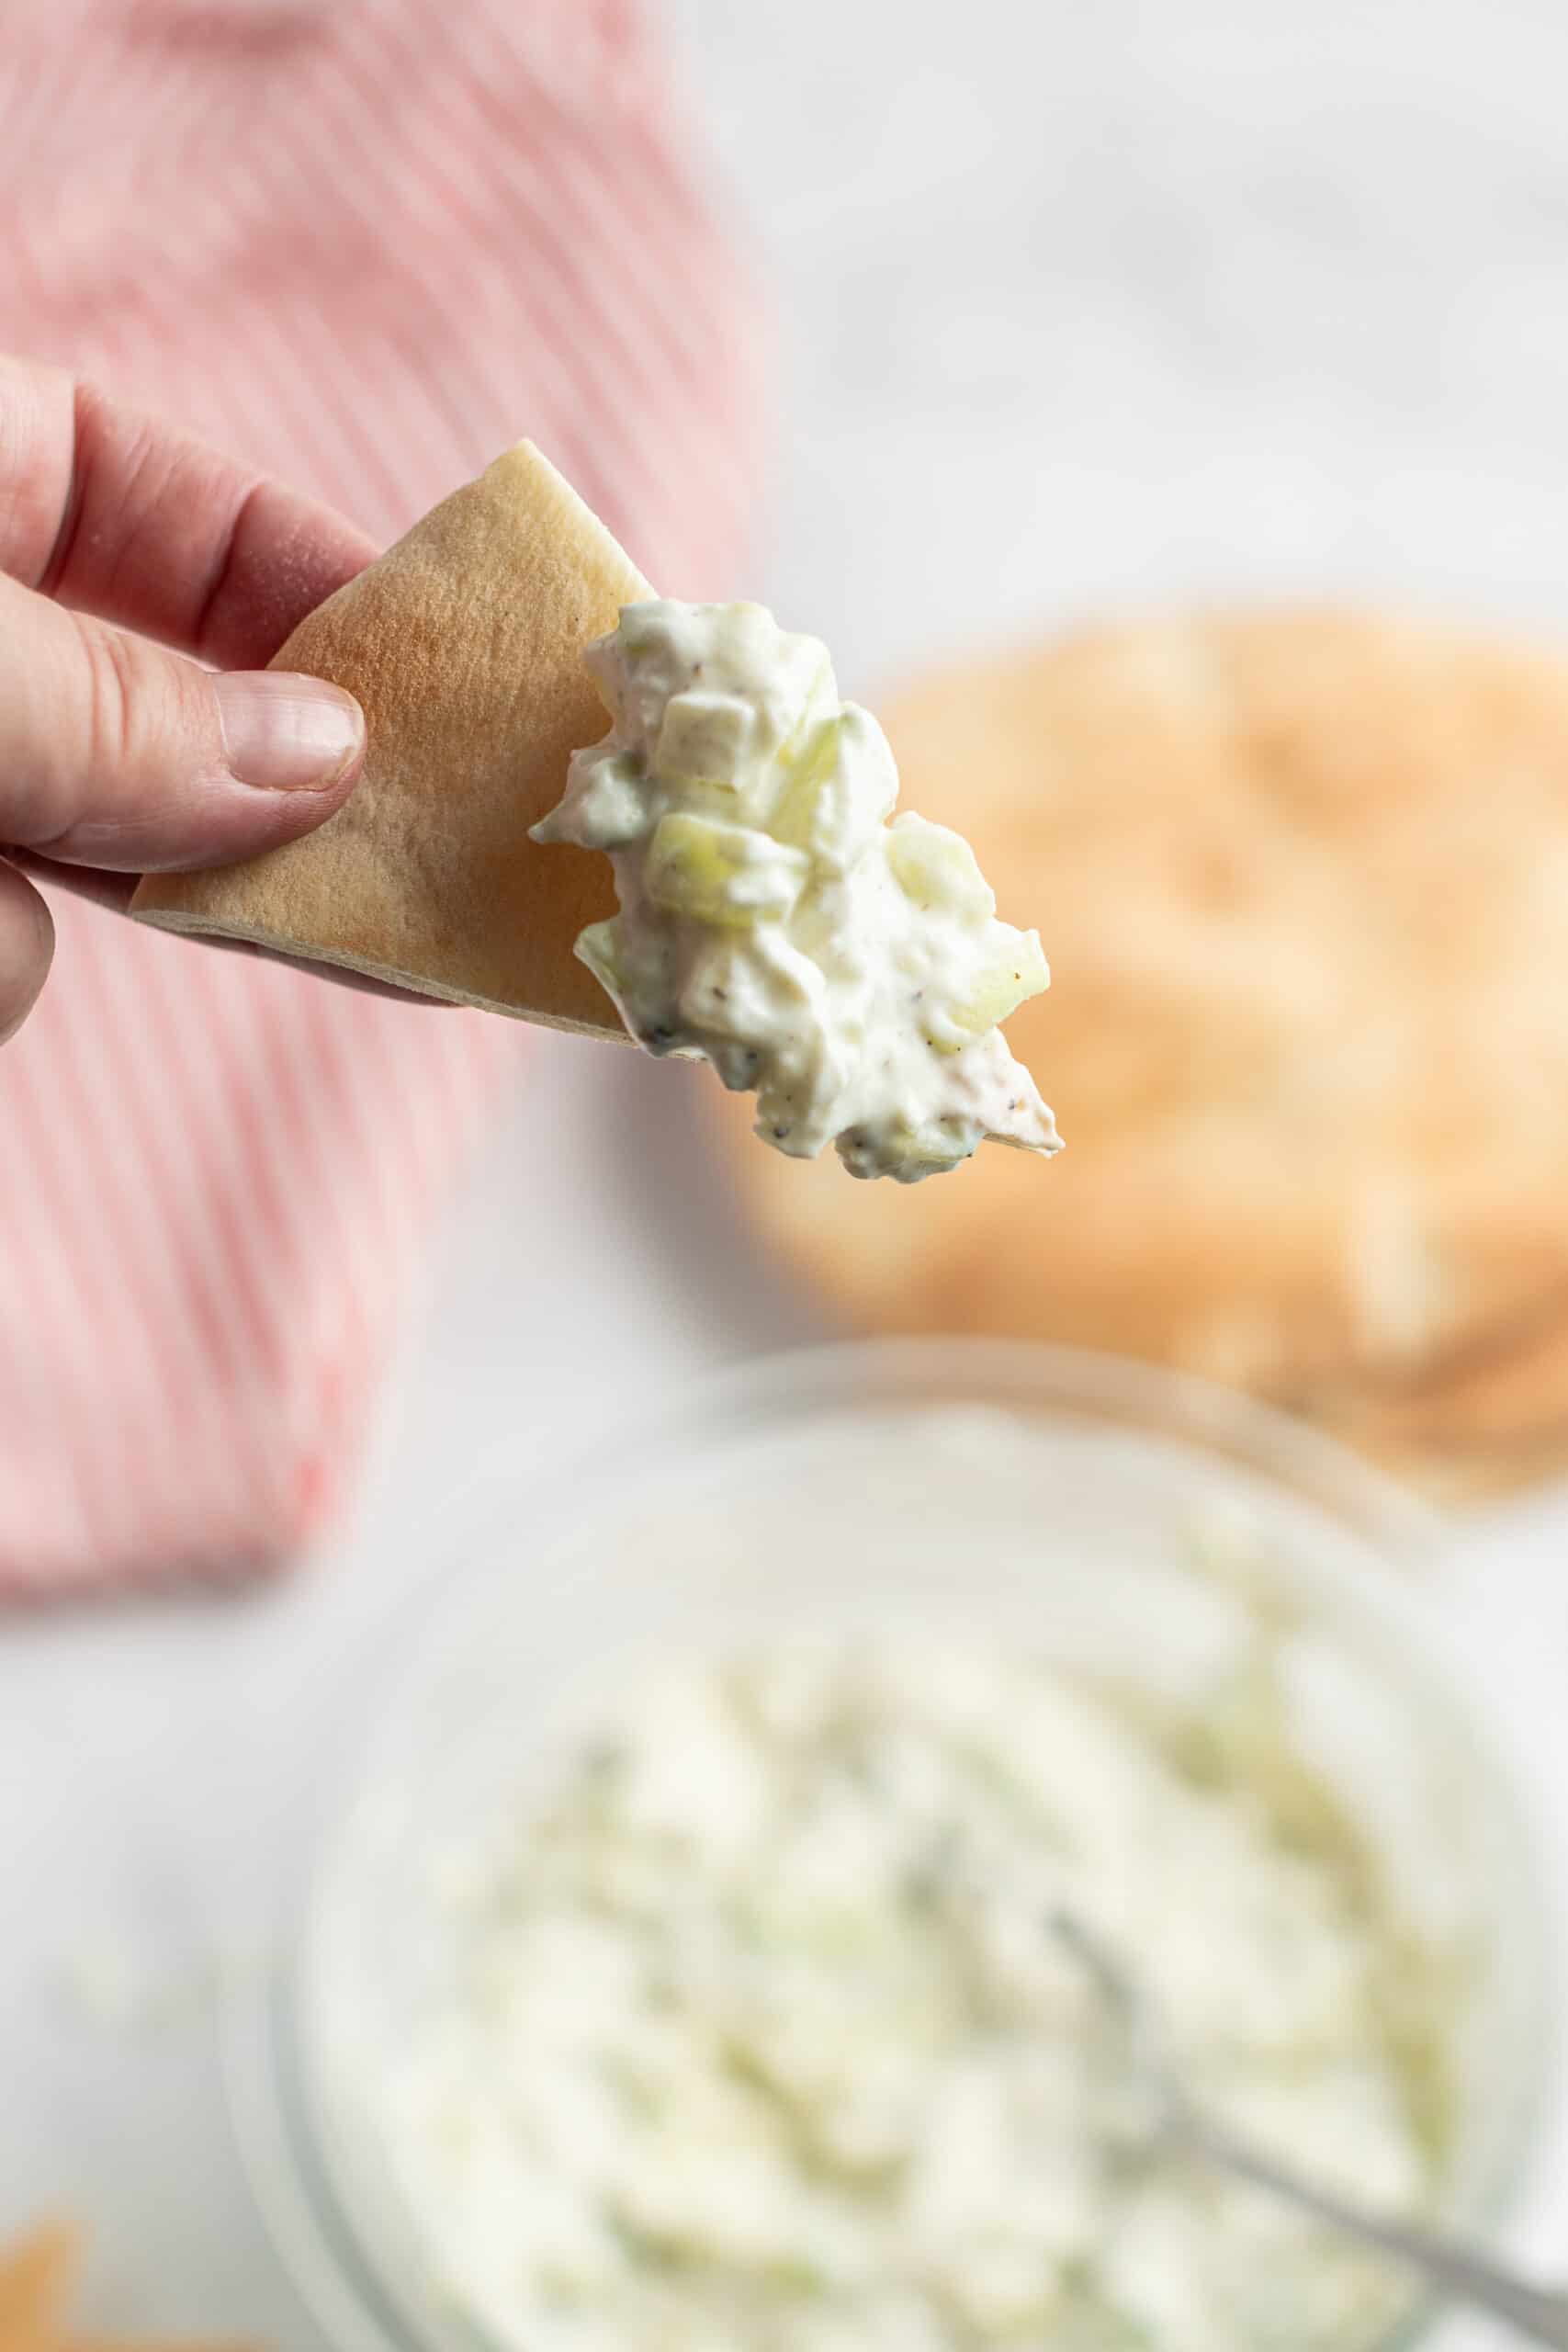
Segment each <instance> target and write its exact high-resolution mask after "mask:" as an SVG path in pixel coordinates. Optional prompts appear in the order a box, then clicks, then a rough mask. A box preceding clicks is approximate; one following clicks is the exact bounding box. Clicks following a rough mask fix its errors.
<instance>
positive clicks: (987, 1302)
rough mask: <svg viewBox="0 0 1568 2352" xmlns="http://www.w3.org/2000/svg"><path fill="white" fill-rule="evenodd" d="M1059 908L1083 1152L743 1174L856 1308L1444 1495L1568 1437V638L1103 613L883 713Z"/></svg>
mask: <svg viewBox="0 0 1568 2352" xmlns="http://www.w3.org/2000/svg"><path fill="white" fill-rule="evenodd" d="M882 716H883V718H884V720H885V722H886V727H887V731H888V734H889V737H890V739H891V741H892V743H893V748H894V751H895V752H896V753H897V759H898V763H899V768H900V771H901V774H902V776H903V780H904V797H905V801H906V804H907V805H908V807H910V808H913V809H919V811H920V812H921V814H922V815H924V816H927V817H931V818H934V819H937V820H939V821H941V822H942V823H944V824H948V825H953V826H955V827H956V828H957V829H958V830H959V831H961V832H963V833H964V834H965V835H966V836H967V837H968V838H969V839H970V840H971V841H972V842H974V844H975V848H976V853H977V854H978V856H979V858H980V862H981V864H982V865H983V866H984V868H985V869H986V871H987V873H990V872H992V871H996V872H998V873H1004V874H1006V875H1007V876H1009V880H1010V888H1012V889H1014V890H1015V891H1016V892H1017V893H1018V895H1019V897H1020V898H1021V899H1023V900H1024V901H1025V902H1026V903H1027V904H1028V905H1029V907H1030V908H1031V910H1034V911H1037V913H1038V916H1039V922H1040V928H1041V932H1042V934H1043V937H1044V938H1045V939H1046V941H1047V942H1048V943H1049V945H1050V951H1051V965H1052V972H1053V976H1054V981H1055V985H1054V986H1053V987H1052V989H1051V991H1050V993H1049V995H1048V996H1044V997H1039V998H1036V999H1035V1000H1034V1001H1032V1002H1031V1003H1029V1004H1026V1005H1024V1006H1023V1007H1022V1008H1021V1010H1020V1012H1018V1013H1017V1014H1016V1015H1015V1016H1014V1018H1013V1021H1012V1023H1010V1033H1009V1034H1010V1040H1011V1042H1012V1043H1013V1046H1014V1049H1015V1051H1017V1052H1018V1054H1019V1055H1020V1056H1021V1057H1022V1058H1023V1059H1025V1060H1026V1061H1027V1062H1028V1063H1029V1064H1030V1066H1031V1067H1032V1068H1033V1069H1037V1070H1038V1071H1039V1073H1040V1076H1041V1080H1042V1082H1043V1085H1044V1087H1045V1090H1046V1091H1047V1093H1048V1094H1049V1095H1050V1098H1051V1101H1052V1103H1054V1104H1055V1109H1056V1111H1057V1114H1058V1115H1059V1117H1060V1119H1061V1122H1062V1131H1063V1134H1064V1135H1065V1136H1066V1141H1067V1148H1066V1151H1065V1152H1064V1153H1063V1154H1062V1157H1061V1158H1060V1159H1059V1160H1056V1161H1055V1162H1054V1163H1053V1166H1052V1170H1051V1179H1050V1182H1049V1184H1047V1185H1040V1184H1038V1183H1037V1182H1032V1181H1031V1179H1032V1174H1033V1172H1034V1171H1033V1170H1032V1166H1031V1164H1030V1163H1029V1162H1028V1161H1026V1160H1023V1159H1020V1157H1019V1156H1018V1155H1017V1154H1015V1153H1012V1152H993V1153H988V1154H987V1153H983V1154H981V1155H980V1157H979V1159H977V1160H976V1164H975V1166H974V1168H973V1169H972V1170H968V1171H966V1172H965V1175H964V1182H963V1183H962V1184H954V1185H946V1184H922V1185H918V1186H915V1187H913V1188H912V1189H911V1190H909V1191H908V1192H907V1193H904V1192H896V1191H895V1188H893V1187H891V1186H877V1187H875V1188H874V1189H873V1188H863V1187H862V1186H859V1185H854V1184H844V1183H842V1182H836V1181H835V1179H836V1177H837V1170H823V1169H820V1168H818V1167H804V1168H803V1167H801V1166H799V1165H798V1164H795V1163H793V1162H788V1163H786V1162H784V1161H779V1160H775V1159H774V1157H773V1154H771V1153H769V1152H761V1151H758V1150H757V1149H756V1148H755V1147H754V1145H753V1144H752V1143H751V1141H750V1136H749V1133H748V1132H747V1123H746V1121H745V1120H744V1119H743V1118H741V1117H739V1116H738V1115H736V1114H735V1112H734V1109H733V1106H731V1105H730V1104H728V1103H725V1104H722V1105H716V1106H715V1112H716V1115H717V1114H728V1130H729V1132H731V1133H732V1134H733V1136H734V1140H735V1157H734V1166H733V1182H734V1183H735V1186H736V1188H737V1190H738V1191H739V1193H741V1194H742V1196H743V1197H744V1198H746V1199H747V1200H748V1201H749V1203H750V1206H751V1208H752V1209H753V1211H754V1213H755V1216H756V1217H757V1219H758V1221H759V1224H760V1226H761V1230H762V1231H763V1233H764V1234H765V1235H766V1236H767V1238H769V1240H770V1241H771V1242H772V1243H773V1244H774V1245H775V1246H776V1247H777V1248H778V1250H780V1252H781V1254H782V1255H783V1256H784V1258H785V1259H786V1261H793V1262H794V1264H795V1265H796V1266H797V1267H799V1268H800V1269H802V1270H803V1271H804V1272H806V1273H807V1274H808V1275H809V1276H811V1277H813V1278H814V1279H815V1281H816V1282H817V1283H818V1284H819V1285H820V1287H821V1289H822V1291H823V1292H824V1294H825V1295H827V1296H828V1298H829V1299H830V1300H831V1301H832V1302H833V1303H834V1304H835V1305H836V1306H837V1307H838V1308H839V1309H840V1313H841V1314H842V1315H843V1316H844V1317H846V1318H847V1319H848V1320H849V1321H850V1322H851V1324H852V1325H853V1326H856V1327H858V1328H860V1329H871V1330H876V1331H890V1332H901V1331H902V1332H932V1331H950V1330H951V1331H964V1332H984V1333H996V1334H998V1335H1006V1336H1010V1337H1021V1338H1035V1339H1043V1340H1059V1341H1067V1342H1071V1343H1075V1344H1077V1345H1079V1346H1084V1347H1089V1348H1095V1349H1103V1350H1109V1351H1114V1352H1117V1353H1120V1354H1124V1355H1132V1356H1138V1357H1143V1358H1145V1359H1149V1360H1152V1361H1154V1362H1156V1363H1167V1364H1171V1365H1175V1366H1177V1367H1179V1368H1181V1369H1184V1370H1188V1371H1192V1372H1198V1373H1201V1374H1206V1375H1208V1376H1209V1377H1211V1378H1213V1379H1216V1380H1219V1381H1222V1382H1225V1383H1228V1384H1230V1385H1235V1386H1237V1387H1241V1388H1245V1389H1248V1390H1250V1391H1251V1392H1252V1393H1253V1394H1255V1395H1257V1396H1258V1397H1264V1398H1266V1399H1268V1400H1269V1402H1271V1403H1274V1404H1276V1405H1280V1406H1283V1407H1285V1408H1288V1409H1290V1410H1292V1411H1293V1412H1296V1413H1298V1414H1300V1415H1302V1416H1303V1418H1305V1419H1309V1420H1311V1421H1314V1422H1315V1423H1316V1424H1317V1425H1318V1426H1319V1427H1320V1428H1323V1429H1325V1430H1332V1431H1333V1432H1334V1433H1335V1434H1336V1435H1337V1436H1339V1437H1341V1438H1344V1439H1348V1441H1349V1442H1351V1443H1352V1444H1354V1445H1356V1446H1358V1447H1359V1449H1360V1450H1361V1451H1363V1452H1364V1453H1368V1454H1371V1456H1373V1457H1374V1458H1376V1459H1378V1460H1380V1461H1381V1462H1382V1463H1384V1464H1387V1465H1388V1466H1390V1467H1392V1468H1393V1469H1394V1470H1396V1471H1397V1472H1399V1473H1401V1474H1402V1475H1403V1476H1405V1477H1407V1478H1409V1479H1411V1480H1412V1481H1413V1482H1414V1483H1416V1484H1417V1485H1419V1486H1421V1487H1424V1488H1425V1489H1426V1490H1427V1492H1428V1493H1430V1494H1433V1495H1435V1496H1438V1497H1439V1498H1463V1497H1469V1496H1477V1495H1482V1494H1485V1493H1488V1492H1491V1491H1495V1490H1499V1489H1502V1488H1506V1487H1510V1486H1514V1485H1517V1484H1520V1483H1522V1482H1524V1481H1527V1480H1529V1479H1530V1478H1533V1477H1536V1476H1540V1475H1542V1474H1543V1473H1546V1472H1548V1471H1551V1470H1553V1469H1560V1468H1562V1467H1563V1466H1565V1465H1568V657H1565V654H1564V651H1563V650H1562V648H1561V647H1551V646H1547V647H1541V646H1532V645H1530V644H1529V642H1528V641H1525V642H1518V641H1513V640H1509V639H1495V638H1491V637H1488V636H1487V635H1485V634H1484V633H1483V632H1480V631H1470V630H1464V629H1460V628H1441V627H1438V625H1437V624H1435V623H1431V622H1426V621H1421V622H1410V623H1405V622H1401V621H1399V620H1397V619H1393V618H1389V617H1385V616H1381V615H1377V614H1358V613H1346V612H1333V611H1276V612H1267V611H1264V612H1255V613H1247V614H1238V615H1224V614H1220V615H1203V614H1197V615H1190V616H1170V617H1166V618H1160V619H1151V620H1140V621H1130V622H1127V623H1125V624H1122V625H1118V626H1111V627H1105V628H1084V629H1078V630H1076V631H1072V632H1070V633H1067V634H1066V635H1063V636H1060V637H1057V638H1055V639H1051V640H1050V641H1048V642H1045V643H1043V644H1042V645H1039V646H1037V647H1035V648H1033V649H1031V650H1026V651H1023V652H1020V653H1015V654H1011V655H1010V656H1008V657H1007V658H1005V659H1003V660H1000V661H994V660H993V661H989V662H979V663H976V664H974V665H972V666H967V667H964V668H962V669H955V670H953V671H949V672H946V673H938V674H935V675H933V676H931V678H929V679H927V680H926V681H924V682H923V683H920V684H916V685H915V686H914V687H913V688H911V689H910V690H909V691H908V692H906V693H905V694H904V695H902V696H901V697H895V698H894V699H893V700H892V701H891V703H890V704H888V705H886V706H885V707H884V708H883V712H882Z"/></svg>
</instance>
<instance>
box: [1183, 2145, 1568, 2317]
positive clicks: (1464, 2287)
mask: <svg viewBox="0 0 1568 2352" xmlns="http://www.w3.org/2000/svg"><path fill="white" fill-rule="evenodd" d="M1168 2132H1169V2136H1170V2137H1171V2138H1172V2139H1173V2140H1174V2141H1175V2142H1176V2143H1178V2144H1179V2145H1180V2146H1181V2147H1184V2148H1186V2149H1189V2150H1190V2152H1191V2153H1192V2154H1194V2155H1198V2156H1201V2157H1203V2158H1204V2159H1205V2161H1206V2162H1208V2163H1210V2164H1213V2165H1222V2166H1223V2167H1224V2170H1225V2171H1226V2172H1232V2173H1236V2174H1238V2175H1239V2176H1240V2177H1242V2178H1243V2179H1245V2180H1250V2181H1252V2182H1254V2183H1256V2185H1257V2186H1258V2188H1267V2189H1270V2190H1272V2191H1273V2193H1274V2194H1275V2195H1276V2196H1277V2197H1283V2198H1286V2199H1289V2201H1290V2202H1291V2203H1292V2205H1297V2206H1300V2207H1302V2208H1303V2210H1304V2211H1307V2212H1310V2213H1314V2214H1315V2215H1316V2216H1317V2218H1318V2219H1319V2221H1323V2222H1328V2223H1330V2224H1331V2226H1332V2227H1333V2228H1335V2229H1337V2230H1342V2231H1344V2233H1345V2234H1346V2235H1347V2236H1348V2237H1353V2238H1359V2240H1360V2241H1361V2243H1362V2244H1363V2245H1370V2246H1375V2247H1376V2248H1377V2249H1378V2251H1379V2252H1380V2253H1382V2254H1391V2255H1393V2256H1394V2257H1395V2258H1396V2259H1397V2260H1398V2261H1401V2262H1405V2263H1408V2264H1409V2265H1410V2267H1411V2268H1412V2269H1414V2270H1418V2271H1419V2272H1420V2273H1421V2274H1422V2276H1423V2277H1424V2278H1427V2279H1428V2280H1429V2281H1430V2282H1431V2284H1432V2285H1433V2286H1434V2287H1440V2288H1443V2289H1444V2290H1446V2291H1447V2292H1448V2293H1450V2294H1451V2295H1458V2296H1461V2297H1463V2298H1464V2299H1465V2300H1466V2301H1469V2302H1471V2303H1473V2304H1475V2305H1476V2306H1477V2308H1478V2309H1480V2310H1482V2311H1485V2312H1491V2313H1492V2315H1493V2317H1494V2318H1495V2319H1502V2320H1506V2321H1508V2322H1509V2323H1510V2324H1511V2325H1513V2326H1514V2327H1517V2328H1519V2329H1520V2330H1522V2332H1523V2333H1524V2334H1525V2335H1529V2336H1532V2337H1533V2338H1534V2340H1535V2341H1536V2343H1538V2344H1551V2345H1556V2346H1558V2347H1559V2352H1568V2294H1557V2293H1553V2292H1551V2290H1548V2289H1546V2288H1544V2287H1532V2286H1529V2284H1528V2283H1527V2282H1526V2281H1525V2280H1524V2279H1522V2278H1513V2277H1511V2276H1510V2275H1509V2273H1508V2272H1507V2271H1506V2270H1500V2269H1499V2268H1498V2267H1497V2266H1496V2265H1495V2263H1492V2262H1488V2261H1487V2260H1486V2259H1485V2257H1484V2256H1482V2255H1478V2254H1473V2253H1472V2252H1471V2250H1470V2249H1469V2247H1468V2246H1463V2245H1456V2244H1455V2242H1454V2241H1453V2240H1452V2239H1451V2238H1449V2237H1445V2236H1443V2235H1441V2234H1440V2233H1436V2232H1433V2231H1429V2230H1423V2229H1414V2228H1411V2227H1408V2226H1406V2225H1405V2224H1404V2223H1401V2222H1383V2221H1379V2220H1377V2219H1376V2218H1375V2217H1374V2216H1373V2215H1372V2214H1371V2213H1366V2212H1363V2211H1361V2209H1360V2208H1359V2206H1357V2205H1353V2204H1348V2203H1347V2202H1346V2200H1345V2199H1343V2198H1339V2197H1337V2196H1336V2195H1335V2194H1334V2192H1333V2190H1332V2189H1327V2188H1319V2187H1318V2186H1317V2185H1316V2183H1315V2182H1314V2181H1309V2180H1303V2178H1301V2177H1300V2176H1299V2175H1298V2174H1296V2173H1293V2172H1292V2171H1290V2170H1288V2169H1287V2168H1286V2167H1285V2166H1283V2165H1277V2164H1275V2163H1274V2162H1272V2160H1271V2159H1270V2158H1269V2157H1268V2156H1266V2155H1265V2154H1263V2153H1262V2151H1261V2150H1260V2149H1258V2148H1255V2147H1253V2146H1252V2145H1251V2144H1250V2143H1248V2142H1247V2141H1246V2140H1244V2139H1242V2138H1240V2137H1239V2136H1237V2135H1235V2134H1234V2133H1232V2132H1231V2131H1228V2130H1227V2129H1226V2127H1225V2126H1224V2124H1223V2123H1218V2122H1216V2121H1215V2120H1214V2119H1213V2117H1212V2116H1209V2115H1205V2114H1203V2113H1201V2111H1200V2110H1199V2109H1196V2108H1194V2107H1192V2106H1190V2104H1189V2103H1188V2102H1187V2100H1186V2099H1180V2100H1179V2101H1178V2102H1176V2103H1175V2104H1174V2105H1173V2107H1172V2109H1171V2111H1170V2114H1169V2118H1168Z"/></svg>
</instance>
